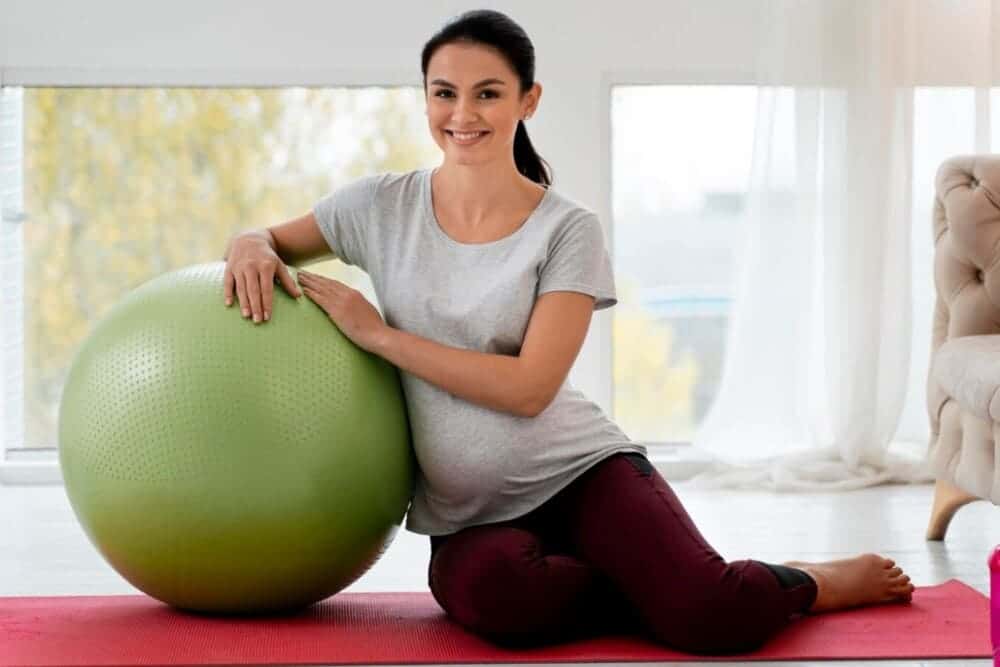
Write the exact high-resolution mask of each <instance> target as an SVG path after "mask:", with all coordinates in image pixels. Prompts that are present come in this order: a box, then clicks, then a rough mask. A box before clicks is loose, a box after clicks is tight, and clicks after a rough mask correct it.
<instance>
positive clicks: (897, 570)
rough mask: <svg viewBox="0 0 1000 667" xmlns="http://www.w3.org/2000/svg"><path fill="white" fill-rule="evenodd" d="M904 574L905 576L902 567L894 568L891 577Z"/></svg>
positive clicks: (890, 571) (890, 573)
mask: <svg viewBox="0 0 1000 667" xmlns="http://www.w3.org/2000/svg"><path fill="white" fill-rule="evenodd" d="M902 574H903V568H901V567H894V568H892V569H891V570H889V576H890V577H898V576H900V575H902Z"/></svg>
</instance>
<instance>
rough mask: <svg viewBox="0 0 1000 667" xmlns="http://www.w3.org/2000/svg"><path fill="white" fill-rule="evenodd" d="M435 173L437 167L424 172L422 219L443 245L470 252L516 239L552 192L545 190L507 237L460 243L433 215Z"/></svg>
mask: <svg viewBox="0 0 1000 667" xmlns="http://www.w3.org/2000/svg"><path fill="white" fill-rule="evenodd" d="M435 171H437V167H431V168H429V169H425V170H424V211H425V216H424V217H425V218H426V219H427V221H428V223H429V224H430V226H431V227H433V228H434V231H435V232H436V234H437V236H438V237H440V238H441V239H442V240H444V242H445V243H448V244H449V245H452V246H455V247H457V248H468V249H472V250H476V249H482V248H493V247H496V246H498V245H501V244H503V243H507V242H509V241H511V240H513V239H516V238H517V237H519V236H520V235H521V234H522V233H523V232H524V229H525V228H526V227H527V226H528V225H529V224H531V221H532V220H533V219H534V218H535V216H536V215H537V214H538V212H539V211H540V210H541V209H542V207H543V206H545V203H546V202H547V201H548V200H549V193H550V192H551V191H552V188H551V186H550V187H547V188H545V192H544V193H543V194H542V198H541V200H540V201H539V202H538V204H537V205H536V206H535V208H534V210H532V211H531V213H529V214H528V217H527V218H525V219H524V222H523V223H521V226H520V227H518V228H517V229H515V230H514V231H513V232H511V233H510V234H508V235H507V236H504V237H502V238H499V239H497V240H495V241H488V242H486V243H462V242H461V241H456V240H455V239H453V238H452V237H451V236H449V235H448V233H447V232H445V231H444V228H442V227H441V223H439V222H438V219H437V216H436V215H435V214H434V202H433V198H432V197H433V195H432V192H431V176H432V175H433V174H434V172H435Z"/></svg>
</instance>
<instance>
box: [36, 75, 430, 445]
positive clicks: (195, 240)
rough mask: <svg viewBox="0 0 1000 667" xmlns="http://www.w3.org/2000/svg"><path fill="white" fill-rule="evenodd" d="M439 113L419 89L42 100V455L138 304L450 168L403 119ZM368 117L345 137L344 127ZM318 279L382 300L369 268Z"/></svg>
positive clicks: (45, 91) (56, 93) (50, 91)
mask: <svg viewBox="0 0 1000 667" xmlns="http://www.w3.org/2000/svg"><path fill="white" fill-rule="evenodd" d="M362 106H363V107H365V108H364V109H363V110H361V109H359V108H360V107H362ZM423 108H424V102H423V94H422V91H421V90H420V89H419V88H376V89H344V88H341V89H303V88H292V89H222V88H216V89H185V88H169V89H164V88H94V89H90V88H29V89H26V90H25V94H24V125H25V136H24V154H25V166H24V173H25V210H26V211H27V212H28V215H29V219H28V221H27V222H26V224H25V225H24V234H25V239H24V241H25V294H24V298H25V303H26V312H25V338H24V340H25V394H26V395H25V418H26V422H27V424H26V432H25V438H26V441H27V443H28V444H29V445H32V446H54V445H55V442H56V437H57V436H56V432H57V429H56V427H57V419H58V403H59V398H60V395H61V392H62V386H63V383H64V382H65V375H66V372H67V371H68V368H69V363H70V361H71V360H72V355H73V353H74V351H75V350H76V347H77V346H78V344H79V343H80V342H81V341H82V340H83V338H84V337H85V336H86V334H87V332H88V331H89V328H90V327H91V326H92V325H93V324H94V323H96V322H97V321H98V320H99V319H100V318H101V317H102V316H103V314H104V313H105V312H106V311H107V310H108V309H109V308H110V307H111V306H112V305H113V304H114V303H115V302H117V300H118V299H119V298H121V296H123V295H124V294H125V293H127V292H128V291H130V290H132V289H133V288H135V287H137V286H139V285H140V284H142V283H144V282H146V281H147V280H149V279H151V278H153V277H155V276H157V275H160V274H161V273H164V272H167V271H172V270H174V269H178V268H182V267H184V266H188V265H191V264H197V263H201V262H208V261H218V260H221V259H222V256H223V254H224V252H225V248H226V244H227V243H228V241H229V238H230V237H231V236H232V235H233V234H235V233H238V232H240V231H244V230H248V229H254V228H260V227H266V226H270V225H274V224H279V223H281V222H284V221H286V220H289V219H291V218H294V217H298V216H300V215H302V214H303V213H305V212H307V211H308V210H310V209H311V208H312V206H313V205H314V204H315V203H316V202H317V201H318V200H319V199H320V198H321V197H323V196H324V195H325V194H327V193H328V192H330V191H331V190H333V189H335V188H336V187H339V186H340V185H343V184H345V183H347V182H349V181H351V180H353V179H354V178H357V177H360V176H362V175H364V174H368V173H372V172H377V171H409V170H411V169H419V168H423V167H425V166H429V165H433V164H437V163H438V162H440V149H439V148H438V147H437V146H436V145H435V144H434V143H433V141H432V140H431V139H430V137H429V135H428V133H427V132H426V130H424V131H420V129H421V128H417V129H416V131H415V130H414V128H412V127H410V126H408V125H407V123H406V122H403V120H402V119H406V118H408V119H420V120H421V121H423V122H425V116H424V114H423ZM359 116H363V117H364V118H365V119H366V121H367V124H366V125H365V126H363V127H357V128H348V130H349V131H342V132H341V133H340V134H341V135H342V136H343V139H342V140H339V139H337V138H336V133H335V132H334V125H335V121H337V120H342V119H345V118H347V119H349V118H355V117H359ZM411 122H413V121H411ZM376 142H380V143H383V144H384V145H385V146H391V147H393V150H391V151H381V152H380V151H377V150H373V145H374V144H375V143H376ZM334 161H335V162H336V163H337V164H338V165H339V166H338V168H337V169H335V170H331V169H330V166H329V164H330V163H331V162H334ZM310 270H312V271H315V272H317V273H322V274H324V275H328V276H331V277H335V278H337V279H338V280H343V281H344V282H349V283H351V284H353V285H355V286H356V287H358V288H359V289H362V291H367V292H368V293H369V295H371V292H372V290H371V287H370V282H368V284H367V285H365V284H364V283H365V282H367V276H365V274H364V273H362V272H361V271H360V270H359V269H357V268H356V267H349V266H346V265H344V264H342V263H340V262H338V261H336V260H328V261H324V262H321V263H319V264H316V265H315V266H313V267H312V268H311V269H310ZM365 288H367V289H365ZM370 298H371V297H370ZM373 303H374V301H373Z"/></svg>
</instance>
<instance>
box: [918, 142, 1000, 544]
mask: <svg viewBox="0 0 1000 667" xmlns="http://www.w3.org/2000/svg"><path fill="white" fill-rule="evenodd" d="M935 190H936V196H935V200H934V218H933V227H934V285H935V291H936V293H937V299H936V303H935V307H934V323H933V332H932V342H931V360H930V361H931V363H930V373H929V377H928V379H927V409H928V411H929V413H930V424H931V439H930V446H929V450H928V463H929V465H930V469H931V470H932V471H933V473H934V476H935V478H936V483H935V487H934V504H933V508H932V510H931V518H930V523H929V525H928V527H927V539H929V540H942V539H944V535H945V532H946V531H947V530H948V524H949V523H950V522H951V519H952V517H953V516H954V515H955V512H957V511H958V509H959V508H961V507H962V506H963V505H966V504H967V503H970V502H973V501H975V500H989V501H990V502H992V503H993V504H994V505H996V504H1000V465H998V464H1000V460H998V459H1000V445H998V442H1000V391H998V390H1000V155H960V156H957V157H953V158H950V159H948V160H946V161H945V162H944V163H943V164H942V165H941V166H940V168H939V169H938V172H937V178H936V180H935Z"/></svg>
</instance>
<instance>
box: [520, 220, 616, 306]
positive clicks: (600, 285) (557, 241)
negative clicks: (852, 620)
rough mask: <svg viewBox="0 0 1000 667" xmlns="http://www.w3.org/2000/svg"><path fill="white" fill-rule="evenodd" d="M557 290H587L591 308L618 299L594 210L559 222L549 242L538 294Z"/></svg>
mask: <svg viewBox="0 0 1000 667" xmlns="http://www.w3.org/2000/svg"><path fill="white" fill-rule="evenodd" d="M560 290H566V291H572V292H583V293H584V294H589V295H590V296H592V297H594V298H595V301H594V310H601V309H603V308H610V307H611V306H613V305H615V304H616V303H618V297H617V295H616V292H615V278H614V273H613V272H612V268H611V258H610V257H609V256H608V251H607V248H606V247H605V243H604V230H603V229H601V222H600V220H599V219H598V217H597V216H596V215H594V214H593V213H590V214H587V215H585V216H583V217H580V218H577V219H575V220H573V221H571V222H569V223H567V224H565V225H563V226H561V227H560V228H558V230H557V232H556V234H555V235H554V236H553V238H552V240H551V241H550V242H549V249H548V256H547V258H546V260H545V263H544V264H543V265H542V267H541V269H540V270H539V274H538V294H539V296H540V295H542V294H544V293H545V292H555V291H560Z"/></svg>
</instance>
